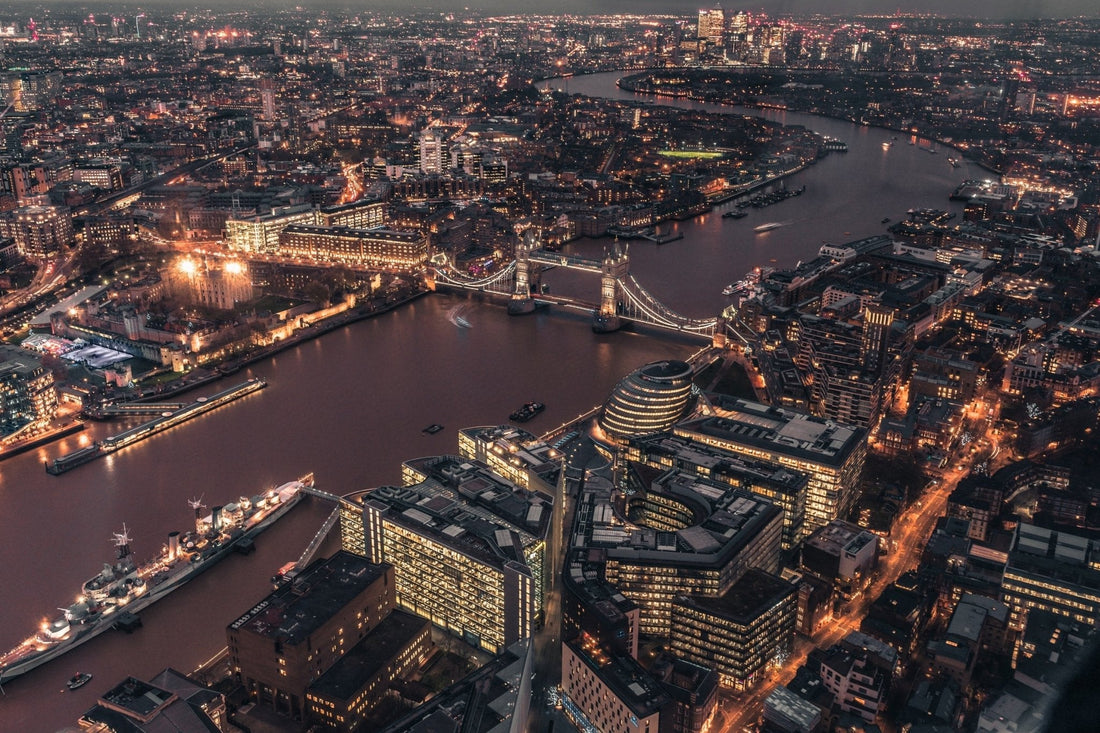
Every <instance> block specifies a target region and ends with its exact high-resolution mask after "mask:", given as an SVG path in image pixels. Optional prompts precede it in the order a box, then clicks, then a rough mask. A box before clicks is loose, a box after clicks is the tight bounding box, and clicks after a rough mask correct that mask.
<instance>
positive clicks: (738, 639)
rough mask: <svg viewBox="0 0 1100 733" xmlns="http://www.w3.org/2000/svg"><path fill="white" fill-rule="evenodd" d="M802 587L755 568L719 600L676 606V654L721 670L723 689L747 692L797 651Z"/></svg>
mask: <svg viewBox="0 0 1100 733" xmlns="http://www.w3.org/2000/svg"><path fill="white" fill-rule="evenodd" d="M797 610H798V587H797V586H796V585H794V584H792V583H788V582H787V581H785V580H783V579H782V578H779V577H777V576H775V575H771V574H769V573H765V572H764V571H762V570H756V569H751V570H749V571H748V572H746V573H745V574H744V575H743V576H741V579H740V580H738V581H737V582H736V583H734V584H733V587H732V588H730V589H729V590H728V591H726V592H725V593H724V594H723V595H722V596H720V597H718V598H705V597H702V596H680V597H678V598H677V599H676V600H675V601H674V602H673V604H672V625H671V629H672V633H671V636H670V648H671V649H672V651H673V653H675V654H677V655H679V656H681V657H683V658H684V659H687V660H688V661H691V662H694V663H696V664H700V665H703V666H705V667H709V668H712V669H714V670H715V671H717V672H718V679H719V681H720V683H721V685H722V686H723V687H727V688H731V689H734V690H738V691H742V690H747V689H749V688H750V687H752V686H753V685H755V684H756V683H757V682H759V681H760V680H761V679H762V678H763V677H764V675H765V673H766V671H767V669H768V665H769V664H772V663H775V662H777V661H778V660H780V659H782V658H783V657H785V656H786V655H787V654H789V653H790V651H791V640H792V638H793V636H794V624H795V617H796V615H797V613H796V612H797Z"/></svg>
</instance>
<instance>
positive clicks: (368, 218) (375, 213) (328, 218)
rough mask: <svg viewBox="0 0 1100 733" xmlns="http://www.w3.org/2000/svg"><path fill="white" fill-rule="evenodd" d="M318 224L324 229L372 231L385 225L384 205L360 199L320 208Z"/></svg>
mask: <svg viewBox="0 0 1100 733" xmlns="http://www.w3.org/2000/svg"><path fill="white" fill-rule="evenodd" d="M317 223H318V224H320V225H322V226H326V227H347V228H349V229H373V228H375V227H380V226H384V225H385V224H386V204H385V202H383V201H373V200H370V199H360V200H359V201H352V202H351V203H349V204H339V205H336V206H323V207H321V211H320V215H319V219H318V222H317Z"/></svg>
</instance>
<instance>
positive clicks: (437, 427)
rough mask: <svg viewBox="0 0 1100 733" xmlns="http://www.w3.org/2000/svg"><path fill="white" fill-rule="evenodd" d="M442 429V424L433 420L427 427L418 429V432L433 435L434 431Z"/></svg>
mask: <svg viewBox="0 0 1100 733" xmlns="http://www.w3.org/2000/svg"><path fill="white" fill-rule="evenodd" d="M442 429H443V426H442V425H440V424H439V423H437V422H433V423H432V424H431V425H429V426H428V427H426V428H424V429H423V430H422V431H420V432H422V433H427V434H428V435H435V434H436V433H438V432H439V431H440V430H442Z"/></svg>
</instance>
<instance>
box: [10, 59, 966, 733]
mask: <svg viewBox="0 0 1100 733" xmlns="http://www.w3.org/2000/svg"><path fill="white" fill-rule="evenodd" d="M616 78H617V75H616V74H602V75H594V76H590V77H575V78H573V79H570V80H569V82H568V83H569V91H570V92H584V93H588V94H593V95H604V96H612V97H619V98H627V97H632V96H633V95H629V94H625V93H623V92H621V91H620V90H618V89H617V88H616V87H615V85H614V82H615V79H616ZM678 106H682V107H698V106H700V105H698V104H696V103H692V102H687V101H680V102H678ZM712 107H713V106H712ZM713 108H714V109H716V110H718V109H722V108H717V107H713ZM723 111H728V110H723ZM766 116H768V117H769V118H770V119H777V120H778V121H781V122H787V123H790V124H803V125H807V126H809V127H812V128H813V129H817V130H819V131H821V132H823V133H825V134H827V135H830V136H833V137H837V138H840V139H843V140H845V141H846V142H847V143H848V145H849V151H850V152H848V153H847V154H845V155H833V156H830V157H829V158H827V159H825V160H824V161H822V162H820V163H818V164H817V165H815V166H813V167H812V168H810V169H809V170H807V171H805V172H803V173H800V174H798V175H797V176H795V177H794V178H793V179H792V181H791V183H792V184H794V185H798V186H801V185H802V184H805V185H806V187H807V190H806V193H805V194H804V195H803V196H801V197H799V198H796V199H791V200H789V201H786V202H784V203H781V204H778V205H776V206H773V207H771V208H768V209H766V210H751V209H750V210H749V211H750V215H749V216H748V217H746V218H744V219H742V220H739V221H735V220H730V219H722V218H721V211H722V210H721V209H719V210H716V211H715V212H713V213H711V214H708V215H706V216H702V217H699V218H697V219H695V220H692V221H689V222H682V223H679V224H677V225H676V226H677V228H678V229H679V230H680V231H681V232H683V234H684V238H683V239H681V240H679V241H676V242H673V243H670V244H667V245H664V246H658V245H655V244H653V243H649V242H644V243H639V244H635V245H633V246H632V248H631V250H630V255H631V268H632V272H633V273H634V274H635V276H636V277H637V279H638V280H639V281H640V282H641V283H642V284H643V285H644V286H645V287H646V288H647V289H648V290H650V291H651V292H652V293H653V294H655V295H656V296H658V297H659V298H661V299H662V300H664V301H665V302H666V303H667V304H668V305H669V306H670V307H672V308H674V309H676V310H678V311H680V312H682V313H684V314H687V315H692V316H697V317H704V316H712V315H715V314H716V313H717V312H718V311H719V310H720V309H721V308H722V307H723V306H724V305H725V303H726V302H727V301H726V298H724V297H723V296H722V295H721V289H722V288H723V287H724V286H725V285H726V284H728V283H729V282H731V281H734V280H737V279H740V278H741V277H742V276H743V275H744V273H745V272H746V271H748V270H749V269H750V268H751V267H753V266H754V265H758V264H769V263H771V264H775V265H779V266H784V265H793V264H794V263H795V262H797V261H798V260H801V259H806V258H809V257H812V256H813V255H814V254H815V253H816V252H817V249H818V247H819V246H820V245H821V243H822V241H823V240H828V241H833V242H840V241H845V240H846V239H851V238H856V237H862V236H867V235H870V234H875V233H878V232H881V231H883V225H881V224H880V223H879V222H880V220H881V219H882V218H883V217H884V216H889V217H891V218H893V219H897V218H900V217H901V216H903V215H904V213H905V211H906V210H907V209H909V208H912V207H939V208H946V207H947V205H948V201H947V194H948V193H949V192H950V191H951V189H952V188H953V187H954V186H955V185H957V183H958V182H959V181H961V180H962V179H964V178H966V177H969V176H975V177H976V176H977V175H979V172H978V171H976V170H975V171H970V172H968V171H967V170H966V168H965V167H964V168H960V169H957V170H956V169H952V168H951V167H950V166H949V165H948V163H947V162H946V160H945V155H943V154H941V155H929V154H927V153H923V152H921V151H919V150H918V149H917V148H916V146H912V147H911V146H908V145H905V144H904V142H901V143H900V144H897V145H894V146H893V147H892V148H891V149H889V150H887V151H884V150H883V148H882V146H881V143H882V142H883V141H884V140H888V139H890V133H887V132H884V131H881V130H873V129H868V128H862V127H858V126H855V125H850V124H848V123H843V122H837V121H835V120H826V119H820V118H814V117H809V116H806V115H793V114H789V113H788V114H782V113H774V112H769V113H767V115H766ZM773 220H776V221H778V220H782V221H784V222H789V224H787V225H786V226H784V227H782V228H779V229H776V230H774V231H771V232H768V233H767V234H760V235H757V234H754V233H753V231H752V229H753V227H755V226H756V225H758V224H760V223H761V222H762V221H773ZM605 244H606V241H581V242H578V243H576V244H574V245H571V249H572V250H573V251H576V252H578V253H582V254H586V255H588V256H599V253H600V251H601V249H602V247H603V246H604V245H605ZM547 281H548V282H549V283H550V284H551V287H552V288H556V289H560V290H561V291H562V292H566V291H569V290H575V291H576V293H577V294H578V295H579V296H581V297H584V298H585V299H586V300H593V301H594V300H595V299H596V294H597V292H598V283H597V282H596V281H595V279H594V278H592V277H591V276H588V277H587V278H583V279H582V278H576V277H575V278H569V277H566V276H565V275H564V274H562V273H558V272H557V271H553V272H550V273H548V274H547ZM456 306H463V307H464V309H463V317H464V319H465V320H466V321H467V322H468V323H469V324H470V327H468V328H466V327H463V326H462V325H456V323H455V322H453V319H448V317H447V315H448V312H449V311H450V310H451V309H452V308H454V307H456ZM698 346H699V345H698V344H695V343H689V342H684V341H676V340H671V339H668V338H663V337H660V336H655V335H653V334H643V333H619V334H613V335H609V336H598V335H596V334H593V333H592V332H591V330H590V329H589V325H588V322H587V321H586V320H585V319H583V318H580V317H578V316H575V315H562V314H555V313H550V312H545V311H542V312H539V313H538V314H536V315H533V316H528V317H522V318H509V317H508V316H507V315H506V314H505V311H504V308H503V307H502V306H501V305H497V304H489V303H484V302H481V301H478V300H475V299H466V298H463V297H461V296H456V295H433V296H430V297H427V298H424V299H421V300H419V301H416V302H415V303H413V304H411V305H409V306H407V307H405V308H402V309H401V310H399V311H396V312H393V313H390V314H387V315H385V316H382V317H379V318H375V319H372V320H368V321H363V322H361V323H357V324H353V325H351V326H348V327H346V328H343V329H340V330H337V331H334V332H332V333H330V334H328V335H326V336H324V337H322V338H320V339H317V340H315V341H312V342H309V343H306V344H303V345H301V346H298V347H296V348H294V349H292V350H290V351H287V352H284V353H282V354H279V355H278V356H276V357H275V358H273V359H271V360H269V361H266V362H263V363H261V364H258V365H256V366H255V368H254V369H252V370H247V371H244V372H241V373H240V375H239V376H235V377H232V378H230V379H234V380H237V379H239V380H243V379H244V378H246V377H247V376H260V377H263V378H264V379H267V380H268V381H269V382H270V384H271V386H270V387H268V388H267V389H265V390H263V391H261V392H259V393H257V394H255V395H252V396H249V397H247V398H245V399H243V400H241V401H239V402H235V403H233V404H232V405H230V406H228V407H225V408H223V409H220V410H216V411H214V412H212V413H209V414H207V415H205V416H203V417H201V418H198V419H196V420H194V421H192V422H189V423H186V424H185V425H183V426H180V427H177V428H174V429H172V430H170V431H168V432H166V433H164V434H161V435H158V436H156V437H154V438H152V439H150V440H148V441H146V442H143V443H141V444H139V445H137V446H135V447H132V448H128V449H126V450H123V451H120V452H119V453H117V454H114V455H112V456H110V457H108V458H106V459H104V460H100V461H97V462H94V463H91V464H88V465H86V466H83V467H81V468H78V469H76V470H74V471H71V472H69V473H67V474H64V475H62V476H60V477H54V476H50V475H47V474H46V473H45V471H44V470H43V461H44V460H46V459H51V458H53V457H55V456H57V455H59V454H61V453H63V452H67V451H68V450H72V449H74V448H76V447H78V445H79V444H80V442H79V441H81V440H87V439H89V438H102V437H104V436H105V435H107V434H109V433H112V432H116V431H117V430H118V425H117V424H90V425H89V429H88V430H87V431H86V432H85V434H84V436H83V437H82V436H80V435H77V436H71V437H70V438H67V439H66V440H64V441H62V442H61V443H59V444H55V445H52V446H49V447H47V448H44V449H41V450H39V451H35V452H32V453H28V454H25V455H23V456H19V457H16V458H13V459H10V460H8V461H6V462H4V463H0V533H2V535H0V536H2V537H3V539H2V540H0V588H3V595H2V598H3V602H2V604H0V647H3V648H5V649H7V648H9V647H11V646H12V645H14V644H15V643H16V642H18V640H19V639H21V638H23V637H25V636H26V635H27V634H28V633H30V631H31V630H32V629H33V628H34V627H35V626H36V625H37V624H38V623H39V622H40V621H41V620H42V619H43V618H44V617H46V616H47V615H48V614H51V612H52V611H53V609H54V608H56V607H58V606H65V605H68V604H69V603H71V602H72V600H73V598H74V596H75V595H76V593H77V592H78V591H79V588H80V584H81V583H82V582H83V581H84V580H86V579H87V578H89V577H90V576H92V575H93V574H95V573H96V572H97V571H98V570H99V568H100V567H101V563H102V562H105V561H108V560H110V559H111V554H112V548H111V544H110V538H111V533H112V532H114V531H118V530H119V529H121V527H122V524H123V523H125V524H126V525H127V527H129V528H130V529H131V534H132V537H133V547H134V551H135V554H136V555H137V556H138V557H139V558H148V557H150V556H152V555H153V554H155V552H156V551H157V550H158V549H159V548H160V546H161V544H162V543H163V542H164V539H165V536H166V534H167V533H168V532H169V531H172V530H175V529H183V528H184V527H185V526H186V525H187V524H188V523H189V521H190V519H189V518H190V511H189V510H188V508H187V504H186V500H187V499H189V498H192V497H203V500H204V502H205V503H206V504H207V505H210V504H223V503H227V502H229V501H232V500H233V499H235V498H236V497H238V496H240V495H242V494H254V493H257V492H258V491H259V490H260V489H262V488H266V487H270V486H272V485H275V484H278V483H282V482H284V481H287V480H291V479H293V478H296V477H298V476H299V475H301V474H304V473H306V472H309V471H313V472H315V474H316V476H317V482H318V486H319V487H320V488H323V489H325V490H328V491H331V492H333V493H337V494H342V493H347V492H349V491H352V490H355V489H359V488H364V487H369V486H375V485H379V484H383V483H396V482H398V481H399V476H400V463H401V461H402V460H405V459H408V458H413V457H417V456H423V455H431V454H437V453H444V452H454V451H455V450H456V448H457V437H456V430H457V429H459V428H461V427H465V426H471V425H486V424H497V423H500V422H503V421H506V420H507V416H508V414H509V413H510V412H512V411H513V410H514V409H516V407H518V406H519V405H521V404H522V403H524V402H527V401H530V400H539V401H542V402H545V403H546V404H547V409H546V411H545V412H544V413H542V414H541V415H540V416H538V417H537V418H536V419H535V421H533V422H532V423H530V424H529V427H530V428H531V429H532V431H534V432H542V431H544V430H548V429H550V428H552V427H554V426H556V425H557V424H559V423H562V422H565V421H567V420H570V419H572V418H573V417H575V416H576V415H578V414H580V413H581V412H583V411H585V410H587V409H589V408H590V407H592V406H593V405H595V404H597V403H599V402H602V401H603V399H604V398H605V397H606V396H607V394H608V392H609V390H610V389H611V387H612V386H613V385H614V383H615V382H616V381H617V380H618V379H619V378H620V377H622V376H623V375H624V374H626V373H627V372H629V371H631V370H632V369H634V368H636V367H638V366H640V365H641V364H644V363H646V362H649V361H653V360H657V359H664V358H684V357H686V356H687V355H688V354H690V353H691V352H692V351H694V350H695V349H696V348H698ZM224 386H225V385H218V386H215V387H212V388H210V389H208V390H207V392H213V391H217V390H218V389H222V388H224ZM200 394H201V393H200ZM431 423H441V424H443V425H445V426H446V429H445V430H444V431H442V432H440V433H438V434H436V435H432V436H429V435H425V434H424V433H422V432H421V430H422V428H424V427H425V426H427V425H429V424H431ZM330 511H331V507H329V506H327V505H325V504H324V503H323V502H321V501H319V500H315V499H310V500H308V501H306V502H303V503H302V504H301V505H300V506H299V507H297V508H295V509H294V510H293V511H292V512H291V513H290V514H289V515H288V516H287V517H286V518H285V519H283V520H281V521H280V522H279V523H278V524H277V525H275V526H274V527H273V528H271V529H269V530H268V531H267V532H266V533H265V534H263V535H261V536H260V537H259V538H258V540H257V552H256V553H255V554H253V555H251V556H249V557H238V556H230V557H229V558H228V559H226V560H225V561H223V562H222V563H221V564H220V565H219V566H217V567H215V568H213V569H212V570H210V571H209V572H207V573H205V574H204V575H202V576H201V577H199V578H198V579H196V580H194V581H193V582H191V583H190V584H189V585H187V586H186V587H184V588H182V589H180V590H178V591H176V592H175V593H173V594H172V595H170V596H168V597H167V598H166V599H164V600H162V601H160V602H159V603H158V604H156V605H154V606H152V607H151V608H149V609H147V610H146V611H144V612H143V613H142V618H143V620H144V622H145V625H144V628H142V629H141V630H139V631H137V632H136V633H134V634H133V635H130V636H126V635H123V634H120V633H117V632H108V633H106V634H104V635H102V636H101V637H99V638H98V639H95V640H93V641H91V642H89V643H87V644H85V645H84V646H82V647H80V648H79V649H77V650H75V651H73V652H71V653H69V654H67V655H65V656H63V657H61V658H60V659H58V660H56V661H54V662H51V663H49V664H46V665H44V666H42V667H40V668H39V669H37V670H35V671H33V672H31V673H29V674H27V675H26V676H24V677H22V678H20V679H18V680H16V681H14V682H11V683H9V684H8V685H6V686H5V687H6V691H7V695H6V696H3V697H0V730H4V731H8V730H11V731H54V730H59V729H61V728H64V727H66V726H72V725H74V724H75V721H76V719H77V717H78V716H79V715H80V714H81V713H82V712H83V711H84V710H86V709H87V708H88V707H90V706H91V705H92V704H93V703H94V701H95V698H96V696H97V695H98V694H100V693H101V692H103V691H104V690H105V689H107V687H109V686H111V685H113V684H115V683H116V682H118V681H120V680H121V679H122V678H123V677H124V676H126V675H130V674H133V675H135V676H139V677H146V678H147V677H149V676H151V675H153V674H155V673H156V672H158V671H159V670H160V669H162V668H163V667H165V666H169V665H171V666H174V667H176V668H178V669H181V670H191V669H193V668H194V667H196V666H197V665H198V664H200V663H201V662H202V661H204V660H205V659H207V658H208V657H209V656H210V655H211V654H213V653H215V652H216V651H217V650H218V649H220V648H221V647H222V646H223V645H224V642H225V636H224V628H225V626H226V625H227V624H228V623H229V622H231V621H232V620H233V619H234V618H235V617H236V616H237V615H238V614H240V613H242V612H243V611H245V610H247V608H248V607H249V606H250V605H251V604H252V603H253V602H255V601H256V600H258V599H259V598H260V597H261V596H262V595H263V594H264V593H266V592H267V590H268V589H269V588H270V585H269V578H270V576H271V574H272V573H273V572H274V571H275V569H276V568H278V567H279V566H280V565H282V564H283V563H285V562H287V561H290V560H294V559H297V557H298V555H299V554H300V553H301V551H302V550H303V549H304V548H305V546H306V545H307V544H308V542H309V540H310V538H311V537H312V536H313V534H314V533H315V532H316V530H317V528H318V527H319V526H320V525H321V523H322V522H323V521H324V518H325V517H326V516H327V515H328V513H329V512H330ZM332 546H333V543H332V541H331V540H330V543H329V546H328V548H326V549H331V547H332ZM323 551H324V550H323ZM78 670H81V671H89V672H92V673H93V674H94V675H95V679H94V680H93V681H92V682H91V683H90V684H88V685H87V686H85V687H84V688H82V689H81V690H78V691H76V692H65V693H61V692H60V691H61V690H62V689H63V688H64V682H65V680H67V679H68V677H70V676H71V675H72V674H73V673H74V672H76V671H78Z"/></svg>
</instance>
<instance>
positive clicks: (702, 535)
mask: <svg viewBox="0 0 1100 733" xmlns="http://www.w3.org/2000/svg"><path fill="white" fill-rule="evenodd" d="M627 480H628V482H629V486H630V488H629V491H630V492H632V493H631V494H630V496H629V497H628V504H627V511H628V521H623V520H622V519H621V518H619V517H616V515H615V512H614V510H613V508H612V507H611V505H610V504H602V505H600V506H597V507H595V511H594V513H593V517H592V524H591V526H590V528H588V530H587V532H586V534H587V535H588V540H587V544H586V546H587V547H589V548H599V549H600V550H601V553H602V556H603V557H604V558H605V565H604V573H605V577H606V579H607V582H609V583H610V584H611V585H613V586H615V588H617V589H618V590H619V592H621V593H622V594H623V595H625V596H626V597H627V598H630V599H631V600H633V601H634V602H635V603H637V604H638V606H639V607H640V608H641V620H640V630H641V632H642V633H643V634H649V635H653V636H659V637H662V638H668V635H669V623H670V621H671V617H672V602H673V599H674V598H675V597H676V596H678V595H702V596H711V597H718V596H721V595H722V594H724V593H725V592H726V591H728V590H729V589H730V588H731V587H732V586H733V584H734V583H736V582H737V581H738V580H739V579H740V578H741V576H743V575H744V574H745V572H746V571H748V570H749V569H750V568H761V569H764V570H767V571H769V572H776V571H777V570H778V568H779V550H780V536H781V535H782V528H783V512H782V510H780V509H779V508H778V507H776V506H775V505H774V504H772V503H770V502H767V501H763V500H761V499H758V498H756V497H754V496H753V495H752V494H750V493H748V492H746V491H743V490H741V489H735V488H732V487H730V486H727V485H723V484H716V483H714V482H711V481H707V480H706V479H701V478H698V477H696V476H692V475H690V474H687V473H683V472H678V471H669V472H667V473H664V474H662V475H660V476H658V477H656V478H655V479H653V480H651V481H646V480H644V478H643V477H641V476H638V475H637V474H635V475H634V476H630V477H628V479H627Z"/></svg>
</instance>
